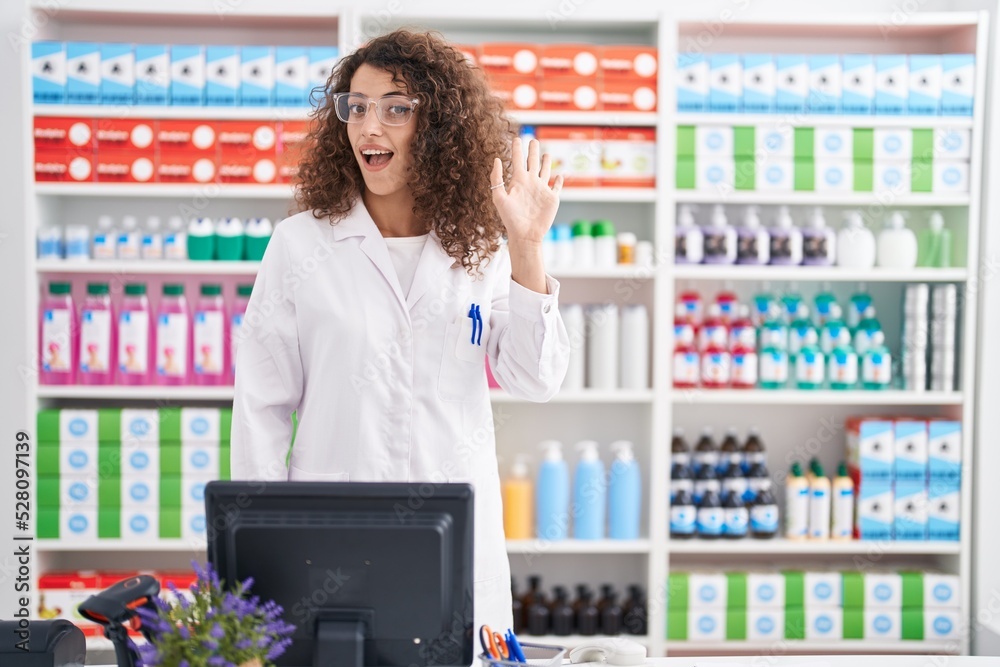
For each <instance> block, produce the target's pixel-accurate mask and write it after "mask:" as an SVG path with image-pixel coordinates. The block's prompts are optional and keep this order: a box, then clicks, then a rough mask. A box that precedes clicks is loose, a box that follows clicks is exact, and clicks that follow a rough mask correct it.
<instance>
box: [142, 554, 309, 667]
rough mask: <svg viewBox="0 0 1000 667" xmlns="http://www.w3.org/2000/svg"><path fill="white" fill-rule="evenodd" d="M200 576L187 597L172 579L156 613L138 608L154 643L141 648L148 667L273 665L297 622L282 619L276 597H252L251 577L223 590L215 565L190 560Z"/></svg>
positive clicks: (266, 666)
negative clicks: (213, 566) (262, 599)
mask: <svg viewBox="0 0 1000 667" xmlns="http://www.w3.org/2000/svg"><path fill="white" fill-rule="evenodd" d="M192 567H193V568H194V571H195V573H196V574H197V576H198V579H197V581H195V582H194V583H193V584H191V587H190V592H191V596H192V598H193V599H189V598H188V597H187V596H186V595H185V594H184V593H183V592H182V591H179V590H178V589H177V587H176V586H175V585H174V584H172V583H168V584H167V588H168V589H169V590H170V591H171V592H172V593H173V599H172V600H170V601H168V600H166V599H164V598H162V597H157V598H155V599H154V605H155V607H156V611H155V612H154V611H151V610H147V609H138V610H137V612H138V614H139V616H140V617H141V619H142V623H143V625H144V626H145V627H146V628H147V629H148V630H149V631H150V635H151V638H152V641H150V642H149V643H147V644H143V645H141V646H139V647H138V650H139V655H140V659H141V660H142V664H143V665H145V666H146V667H269V666H270V665H272V664H273V662H272V661H273V660H274V659H275V658H277V657H278V656H279V655H281V654H282V653H284V652H285V649H287V648H288V645H289V644H291V641H292V640H291V634H292V632H294V630H295V626H294V625H292V624H290V623H286V622H285V621H283V620H282V618H281V615H282V611H283V610H282V608H281V607H280V606H279V605H278V604H276V603H275V602H274V601H270V600H269V601H267V602H263V603H262V602H261V601H260V598H259V597H257V596H252V595H250V587H251V586H252V585H253V580H252V579H249V578H248V579H246V580H245V581H241V582H238V583H237V584H236V585H235V586H234V587H233V588H232V590H224V588H223V586H222V583H221V582H220V580H219V575H218V574H217V573H216V572H215V571H214V570H213V569H212V566H211V564H206V565H205V567H201V566H200V565H199V564H198V563H197V562H192Z"/></svg>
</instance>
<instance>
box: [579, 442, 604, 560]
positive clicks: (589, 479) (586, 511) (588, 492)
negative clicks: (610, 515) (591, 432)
mask: <svg viewBox="0 0 1000 667" xmlns="http://www.w3.org/2000/svg"><path fill="white" fill-rule="evenodd" d="M576 450H577V452H579V455H580V459H579V461H577V464H576V473H575V474H574V475H573V518H574V521H573V537H574V538H576V539H578V540H600V539H604V524H605V519H606V516H605V513H606V511H607V493H608V491H607V486H606V483H607V482H606V480H607V478H606V477H605V475H604V464H603V463H601V457H600V455H599V454H598V452H597V443H596V442H594V441H593V440H584V441H582V442H579V443H577V445H576Z"/></svg>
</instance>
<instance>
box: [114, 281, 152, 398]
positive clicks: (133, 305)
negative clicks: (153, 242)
mask: <svg viewBox="0 0 1000 667" xmlns="http://www.w3.org/2000/svg"><path fill="white" fill-rule="evenodd" d="M152 319H153V318H152V313H151V312H150V308H149V299H148V298H146V284H145V283H128V284H127V285H125V296H124V298H123V299H122V305H121V309H120V310H119V311H118V374H117V380H118V384H129V385H133V384H149V377H150V369H151V368H152V350H153V348H152V345H151V341H152V338H153V336H152Z"/></svg>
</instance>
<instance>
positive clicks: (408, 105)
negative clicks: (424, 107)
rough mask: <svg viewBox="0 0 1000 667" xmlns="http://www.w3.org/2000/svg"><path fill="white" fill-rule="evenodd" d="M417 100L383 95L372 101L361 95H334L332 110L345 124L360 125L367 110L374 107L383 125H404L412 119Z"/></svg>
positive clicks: (366, 115)
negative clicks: (333, 109) (335, 111)
mask: <svg viewBox="0 0 1000 667" xmlns="http://www.w3.org/2000/svg"><path fill="white" fill-rule="evenodd" d="M418 101H419V100H417V99H416V98H414V97H407V96H406V95H385V96H383V97H380V98H378V99H377V100H373V99H371V98H370V97H368V96H367V95H362V94H361V93H335V94H334V95H333V104H334V108H335V109H336V110H337V118H339V119H340V120H342V121H344V122H345V123H360V122H362V121H363V120H364V119H365V118H367V117H368V110H369V109H371V106H372V105H373V104H374V105H375V115H376V116H377V117H378V120H379V122H380V123H382V124H383V125H406V124H407V123H408V122H409V121H410V119H411V118H413V111H414V109H416V108H417V102H418Z"/></svg>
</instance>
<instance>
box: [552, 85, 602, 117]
mask: <svg viewBox="0 0 1000 667" xmlns="http://www.w3.org/2000/svg"><path fill="white" fill-rule="evenodd" d="M540 87H541V90H540V91H539V92H538V98H539V100H540V101H541V107H542V109H546V110H549V111H594V110H595V109H597V100H598V98H597V88H596V87H595V86H594V80H593V79H543V80H542V82H541V84H540Z"/></svg>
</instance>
